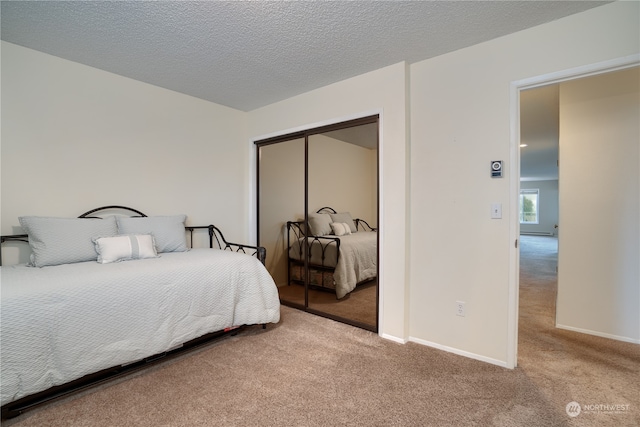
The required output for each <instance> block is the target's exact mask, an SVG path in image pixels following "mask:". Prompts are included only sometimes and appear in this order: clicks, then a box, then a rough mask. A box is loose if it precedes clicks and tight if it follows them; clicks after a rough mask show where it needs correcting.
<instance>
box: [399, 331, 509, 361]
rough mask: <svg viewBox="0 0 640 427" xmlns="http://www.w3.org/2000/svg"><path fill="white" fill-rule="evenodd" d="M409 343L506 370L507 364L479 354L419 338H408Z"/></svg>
mask: <svg viewBox="0 0 640 427" xmlns="http://www.w3.org/2000/svg"><path fill="white" fill-rule="evenodd" d="M409 341H411V342H414V343H416V344H421V345H425V346H427V347H433V348H436V349H438V350H442V351H446V352H448V353H453V354H457V355H458V356H464V357H468V358H470V359H475V360H479V361H481V362H486V363H490V364H492V365H497V366H500V367H502V368H506V367H507V362H506V361H504V360H498V359H493V358H491V357H486V356H482V355H480V354H475V353H471V352H468V351H464V350H460V349H457V348H453V347H448V346H446V345H442V344H437V343H434V342H431V341H426V340H423V339H420V338H413V337H409Z"/></svg>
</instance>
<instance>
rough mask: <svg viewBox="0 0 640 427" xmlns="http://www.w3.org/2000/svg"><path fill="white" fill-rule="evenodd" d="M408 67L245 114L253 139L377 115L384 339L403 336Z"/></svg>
mask: <svg viewBox="0 0 640 427" xmlns="http://www.w3.org/2000/svg"><path fill="white" fill-rule="evenodd" d="M406 73H407V67H406V65H405V64H404V63H399V64H396V65H392V66H389V67H385V68H382V69H379V70H377V71H373V72H371V73H367V74H363V75H361V76H357V77H354V78H352V79H348V80H345V81H342V82H338V83H335V84H332V85H329V86H326V87H323V88H320V89H317V90H314V91H311V92H308V93H306V94H303V95H299V96H296V97H293V98H290V99H287V100H285V101H282V102H278V103H275V104H272V105H269V106H267V107H264V108H260V109H258V110H255V111H252V112H250V113H249V118H248V123H249V136H250V138H251V139H252V140H257V139H261V138H263V137H266V136H273V135H279V134H284V133H288V132H290V131H291V130H299V129H305V128H312V127H315V126H316V125H318V124H328V123H335V122H341V121H344V120H346V119H352V118H355V117H365V116H370V115H372V114H376V113H380V127H381V132H380V148H379V149H380V163H381V169H380V177H381V183H380V187H381V188H380V196H381V197H380V219H379V221H380V239H381V244H380V248H379V249H380V253H381V259H382V261H381V265H380V266H379V273H380V288H381V291H382V295H381V322H380V324H381V327H380V332H381V334H382V335H383V336H387V337H389V338H391V339H397V340H400V341H403V340H405V339H406V338H407V334H408V323H407V322H408V310H407V298H408V292H407V291H408V282H407V278H406V269H407V264H406V263H407V259H408V256H407V242H408V231H407V229H406V225H407V216H406V215H407V203H408V201H407V191H408V182H407V178H408V176H407V174H408V164H407V156H408V151H407V121H406V120H407V102H408V98H407V93H406V91H407V86H406V85H407V75H406Z"/></svg>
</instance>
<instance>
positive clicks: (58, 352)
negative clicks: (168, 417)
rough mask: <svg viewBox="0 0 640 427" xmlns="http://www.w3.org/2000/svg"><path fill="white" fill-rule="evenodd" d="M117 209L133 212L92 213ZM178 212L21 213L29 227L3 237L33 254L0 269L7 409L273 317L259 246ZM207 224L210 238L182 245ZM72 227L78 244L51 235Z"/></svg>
mask: <svg viewBox="0 0 640 427" xmlns="http://www.w3.org/2000/svg"><path fill="white" fill-rule="evenodd" d="M113 209H116V210H126V211H129V212H134V213H135V214H136V215H134V216H121V215H108V216H104V217H103V218H102V219H98V218H94V217H93V215H94V214H95V212H98V211H101V210H113ZM25 218H26V219H25ZM185 219H186V217H185V216H184V215H176V216H165V217H147V216H146V215H144V214H142V213H141V212H139V211H137V210H134V209H131V208H126V207H122V206H107V207H104V208H98V209H94V210H92V211H89V212H87V213H85V214H83V215H81V216H80V217H79V218H73V219H61V218H42V217H21V218H20V222H21V225H22V227H23V229H27V230H28V231H27V234H26V235H13V236H2V242H9V241H28V243H29V245H30V248H31V250H32V252H33V253H32V255H31V257H30V262H29V264H31V265H26V264H18V265H11V266H2V267H1V269H0V273H1V275H2V285H1V286H2V294H1V295H2V297H1V305H2V307H1V308H2V310H1V325H2V331H1V334H2V337H1V338H2V348H1V356H2V366H1V381H2V417H3V418H9V417H12V416H15V415H18V414H20V413H21V412H22V411H23V410H25V408H28V407H30V406H31V405H33V404H35V403H39V402H41V401H42V400H43V399H48V398H50V397H55V396H57V395H58V394H59V393H61V392H65V393H66V392H68V391H69V390H72V389H75V388H77V387H78V386H82V387H84V386H85V385H86V384H89V383H92V382H94V381H95V380H97V379H103V378H104V377H105V375H107V374H108V373H109V372H111V373H112V374H113V373H117V374H120V373H121V372H123V371H124V370H126V368H127V367H130V366H139V365H140V364H144V363H146V362H148V361H150V360H154V359H156V358H157V357H160V356H163V355H166V354H172V353H175V352H176V351H178V349H180V348H181V347H190V346H192V345H194V343H198V342H199V340H201V339H203V338H209V337H212V336H218V335H220V334H222V333H224V332H228V331H231V330H235V329H236V328H238V327H240V326H244V325H263V327H265V325H266V324H268V323H277V322H278V321H279V319H280V304H279V299H278V292H277V288H276V286H275V283H274V282H273V279H272V278H271V276H270V275H269V273H268V272H267V270H266V269H265V268H264V265H263V263H264V259H265V256H266V254H265V251H264V249H263V248H259V247H255V246H250V245H241V244H235V243H229V242H227V241H226V240H225V239H224V236H223V235H222V233H221V232H220V230H219V229H218V228H217V227H215V226H213V225H209V226H185V225H184V221H185ZM114 224H115V228H114ZM202 231H206V232H208V234H209V248H195V249H194V248H192V247H187V241H190V242H191V243H190V246H192V244H193V243H192V242H193V240H194V238H193V233H194V232H196V233H197V232H202ZM68 233H71V234H72V235H73V239H71V240H73V241H74V243H69V242H65V243H62V242H61V243H59V244H58V243H57V242H58V240H56V239H60V237H61V236H68ZM95 233H97V234H95ZM144 236H147V237H144ZM148 236H151V237H148ZM88 237H91V241H90V242H87V241H86V240H87V238H88ZM187 237H190V238H189V239H188V238H187ZM145 239H147V240H149V239H150V240H151V243H149V242H148V241H146V240H145ZM127 240H128V242H127ZM88 243H90V244H91V246H88V245H87V244H88ZM123 243H124V244H123ZM80 246H83V247H84V248H85V249H87V248H93V249H94V254H93V255H92V256H91V255H84V254H83V253H82V251H80V250H79V247H80ZM124 247H127V248H128V249H123V248H124ZM118 251H123V252H124V255H123V254H122V253H121V254H120V255H118ZM127 251H128V252H127ZM55 252H58V253H55ZM70 253H73V256H70V255H69V254H70ZM132 253H133V255H132ZM83 256H85V257H90V258H91V259H88V260H87V259H82V257H83ZM123 256H124V258H123Z"/></svg>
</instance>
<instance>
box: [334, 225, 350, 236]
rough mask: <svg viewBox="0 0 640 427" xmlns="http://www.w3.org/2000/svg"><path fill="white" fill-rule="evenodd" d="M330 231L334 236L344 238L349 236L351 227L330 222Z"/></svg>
mask: <svg viewBox="0 0 640 427" xmlns="http://www.w3.org/2000/svg"><path fill="white" fill-rule="evenodd" d="M331 229H332V230H333V234H334V236H345V235H347V234H351V227H349V224H347V223H346V222H332V223H331Z"/></svg>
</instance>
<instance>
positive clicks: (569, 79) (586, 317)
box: [511, 58, 638, 366]
mask: <svg viewBox="0 0 640 427" xmlns="http://www.w3.org/2000/svg"><path fill="white" fill-rule="evenodd" d="M637 65H638V59H637V58H631V59H629V58H623V59H620V60H616V61H608V62H607V63H603V64H595V65H593V66H589V67H583V68H581V69H577V70H570V71H567V72H565V73H561V74H555V75H554V76H551V77H548V78H546V79H545V78H544V77H540V78H536V79H531V80H528V81H523V82H517V83H514V84H513V86H512V95H515V96H512V100H514V101H515V105H518V106H520V107H521V104H520V103H519V102H518V101H519V100H520V99H522V98H524V96H526V92H527V91H528V90H536V89H534V88H543V87H545V86H546V87H550V85H566V86H564V87H563V88H564V92H563V93H564V96H565V98H564V99H565V101H564V102H565V103H564V104H563V105H565V109H564V110H563V111H564V117H570V119H571V120H572V121H569V122H563V123H564V124H562V125H561V128H562V131H561V132H564V135H565V136H564V138H563V140H565V141H567V140H568V141H572V140H573V145H571V144H566V145H564V148H563V144H562V143H560V156H559V159H560V160H559V167H560V175H559V185H558V187H559V189H558V195H559V198H560V203H559V221H558V224H559V228H557V229H556V230H555V233H556V234H558V235H559V237H560V241H559V243H558V248H559V251H558V258H559V263H560V265H559V274H560V275H559V281H558V283H559V286H560V289H559V290H558V296H557V298H556V299H555V300H553V299H552V300H551V303H552V304H553V303H555V305H556V307H557V311H556V312H553V313H552V314H551V317H550V319H549V322H550V323H551V328H552V329H553V330H557V329H566V330H572V331H576V332H583V333H587V334H590V335H596V336H601V337H606V338H613V339H617V340H620V341H629V340H630V341H632V342H637V338H635V337H634V333H635V334H637V331H636V332H634V331H632V329H633V325H634V324H635V323H636V322H635V321H634V319H637V318H638V315H637V308H638V307H637V298H634V295H635V294H634V292H635V293H637V292H638V291H637V289H635V290H634V285H633V283H634V282H635V283H636V284H637V281H638V278H637V276H638V272H637V268H636V267H637V256H638V233H637V232H635V231H634V230H630V229H629V226H631V228H633V224H637V218H636V219H635V220H634V221H629V220H625V221H623V223H624V224H625V229H627V230H628V231H629V232H630V236H631V237H630V238H625V237H624V236H622V235H620V234H619V233H616V232H615V230H614V231H612V229H611V224H612V221H610V216H607V215H602V216H599V217H598V216H595V217H593V216H590V215H591V214H592V213H593V212H596V213H597V211H598V210H600V206H601V205H603V203H602V201H603V200H609V201H610V200H611V199H612V196H613V199H615V203H616V204H617V205H616V206H617V207H618V209H621V210H623V211H625V212H626V211H628V209H626V205H625V203H627V198H628V197H626V194H632V195H633V194H635V195H636V196H635V199H634V197H633V196H632V197H631V199H633V200H634V201H632V202H631V205H634V203H635V204H636V205H637V200H636V199H637V194H638V189H637V179H634V176H635V177H636V178H637V175H638V164H637V158H636V157H637V156H635V155H633V152H636V151H637V150H638V147H637V145H638V136H637V117H638V115H637V114H635V116H634V117H635V126H634V124H633V119H631V126H629V127H630V128H631V131H630V132H631V134H633V132H635V134H633V135H631V134H628V135H631V136H628V135H622V136H620V135H618V134H615V132H618V129H619V128H621V126H619V125H607V124H602V123H598V124H597V129H600V128H607V127H608V129H609V131H608V132H611V131H613V132H614V133H613V134H608V135H606V137H603V135H599V136H598V138H599V141H598V139H597V138H596V139H594V141H593V143H592V144H593V145H594V146H595V145H596V143H598V144H600V147H601V150H602V147H603V144H602V143H601V142H600V141H606V142H607V146H606V148H605V149H604V150H602V151H601V152H598V154H597V155H594V154H593V152H591V154H589V153H590V152H589V151H587V150H585V148H586V147H587V145H586V144H587V143H588V140H589V136H588V135H593V134H594V133H597V132H594V128H589V126H591V125H592V124H593V122H595V121H596V120H595V118H598V119H599V117H600V116H606V114H602V113H597V114H595V115H592V116H589V119H587V120H586V121H584V120H583V122H580V121H576V120H575V119H576V117H579V114H582V111H581V108H583V107H585V106H587V107H588V108H592V107H593V106H595V105H597V104H598V103H601V104H603V105H605V104H606V105H607V106H608V107H607V108H608V109H611V108H612V107H611V105H617V104H616V103H614V104H610V101H611V100H613V99H615V100H616V102H618V101H619V100H620V99H623V101H622V103H623V104H621V105H625V106H624V107H623V108H625V110H624V111H631V114H634V111H635V110H634V109H637V108H638V107H637V92H635V93H634V92H633V90H634V89H631V92H630V93H627V92H628V91H626V90H624V89H622V90H621V88H620V87H619V85H617V83H618V82H620V81H630V82H632V85H631V86H634V85H635V86H637V77H636V76H637V73H638V71H637V70H638V69H637ZM625 70H628V71H629V72H631V73H635V75H631V76H629V75H628V74H625ZM634 70H635V71H634ZM616 73H617V74H616ZM608 76H614V77H613V81H614V82H615V84H614V85H613V86H614V89H613V93H612V94H611V95H606V91H605V92H603V91H601V89H600V88H601V87H604V86H601V83H602V81H603V79H606V78H607V77H608ZM592 78H595V79H597V78H599V79H598V80H588V81H587V80H586V79H592ZM634 80H635V83H633V82H634ZM580 85H582V86H580ZM585 85H586V86H585ZM591 86H592V87H591ZM615 87H617V88H615ZM594 88H598V89H595V90H593V98H594V99H596V102H593V101H592V100H589V99H587V98H586V97H585V94H586V93H587V92H590V91H592V89H594ZM585 89H587V90H585ZM635 90H636V91H637V87H636V89H635ZM600 98H602V99H605V100H606V101H602V102H601V101H600V100H599V99H600ZM634 98H635V106H633V104H634V102H633V99H634ZM624 99H627V100H628V99H631V105H632V106H631V110H628V107H627V106H626V105H627V104H628V102H627V101H624ZM625 102H627V104H624V103H625ZM583 104H584V105H583ZM576 106H579V108H576ZM614 108H615V107H614ZM585 111H587V110H585ZM603 111H606V112H608V110H606V109H605V110H603ZM624 111H623V114H620V111H617V113H618V114H616V115H612V116H616V117H619V116H624V115H625V113H624ZM592 113H593V110H592ZM519 118H520V119H521V122H520V125H522V124H523V123H522V121H523V120H525V119H524V118H522V117H519ZM515 123H518V121H515ZM567 123H569V124H567ZM575 123H580V126H577V127H576V125H575ZM594 126H595V125H594ZM623 127H624V126H623ZM634 127H635V128H636V130H634ZM516 129H518V130H520V129H519V127H517V128H516ZM587 129H588V131H586V130H587ZM512 130H513V128H512ZM618 140H620V141H630V143H628V144H630V145H628V147H630V148H629V149H630V150H631V151H632V153H631V155H630V157H634V160H636V161H635V162H634V160H631V161H630V162H627V163H624V159H625V157H629V151H627V154H626V156H625V154H620V153H624V152H625V151H624V149H623V150H617V149H612V147H613V146H612V145H611V144H612V143H613V142H614V141H618ZM512 141H513V142H512V147H514V146H516V147H517V145H516V144H518V143H520V142H523V143H526V141H521V140H520V135H516V134H514V133H512ZM575 141H578V142H580V145H576V144H575ZM634 141H635V142H634ZM578 149H579V150H578ZM520 150H522V148H520V149H515V150H512V155H514V157H512V160H514V165H518V166H521V167H522V168H524V164H522V165H520V159H521V156H522V157H524V156H523V154H522V151H520ZM563 150H564V151H563ZM634 150H635V151H634ZM612 151H617V152H618V154H615V155H612V156H610V155H609V154H608V152H612ZM616 156H617V157H616ZM590 158H597V159H598V162H599V163H595V164H593V162H591V163H589V159H590ZM605 159H610V160H605ZM583 162H586V163H583ZM602 162H604V163H602ZM607 162H611V163H615V164H619V165H622V164H625V165H626V166H624V167H621V168H619V169H618V170H619V171H623V170H624V172H623V173H621V174H614V175H613V176H612V177H611V176H605V177H604V178H603V176H602V175H601V174H599V173H598V172H597V171H598V170H599V169H600V168H599V167H598V165H602V164H606V163H607ZM576 165H580V166H579V168H582V169H586V170H591V171H592V172H591V173H589V174H587V175H579V174H576V173H575V172H576V170H577V169H579V168H576ZM563 166H564V167H565V169H564V172H562V171H563V169H562V168H563ZM590 168H593V169H590ZM567 171H569V172H567ZM605 175H606V174H605ZM625 175H626V176H627V178H626V179H620V177H621V176H625ZM563 176H564V177H568V178H569V179H563V178H562V177H563ZM592 176H593V177H597V179H598V181H594V180H593V179H591V177H592ZM576 177H579V178H576ZM514 178H515V179H518V182H517V183H515V184H516V185H515V186H514V187H512V188H515V189H516V190H515V192H516V197H515V200H513V201H512V207H513V208H514V210H515V211H516V212H519V209H518V208H519V206H517V205H516V206H514V205H515V204H516V203H517V202H516V201H519V200H518V196H517V194H518V193H519V192H520V189H521V188H523V187H524V185H520V184H521V183H520V182H519V178H520V172H518V174H517V178H516V177H512V179H514ZM611 179H613V180H615V179H618V181H617V182H616V183H613V182H611ZM608 180H609V181H608ZM600 181H603V182H607V185H602V184H601V182H600ZM627 181H630V182H631V183H634V182H635V184H631V185H632V186H633V185H635V186H636V187H634V188H630V189H629V190H630V192H628V193H627V192H620V191H619V190H620V188H621V187H620V182H622V185H623V187H624V186H625V185H626V182H627ZM577 182H580V183H581V184H582V186H581V187H580V186H577V185H576V184H577ZM576 188H582V190H581V191H577V190H576ZM585 189H589V190H592V191H591V192H592V193H593V195H592V194H590V192H589V191H587V192H585V191H584V190H585ZM563 194H564V196H563ZM616 194H617V196H616ZM621 194H622V195H621ZM580 197H582V199H580ZM585 201H590V203H591V204H590V205H589V204H588V203H587V204H586V205H585V204H584V203H583V202H585ZM572 205H573V206H572ZM563 206H564V207H563ZM575 207H582V211H583V212H587V213H588V215H580V216H587V217H589V220H588V221H581V218H579V217H576V215H577V213H578V212H577V211H576V210H575V209H574V208H575ZM585 207H588V209H586V210H585ZM637 214H638V212H637V207H636V208H635V210H634V208H632V209H631V213H630V215H631V216H637ZM562 218H565V222H564V223H563V224H564V225H565V226H564V227H563V225H562V224H561V223H560V221H562ZM567 218H570V219H571V221H569V222H567V220H566V219H567ZM512 221H513V223H512V226H513V228H512V230H515V232H514V234H515V236H516V239H520V240H521V241H520V242H519V243H520V248H522V245H523V244H524V243H525V242H524V241H523V239H521V238H520V234H521V231H522V230H523V229H524V226H523V225H522V224H520V218H517V219H516V218H513V219H512ZM586 223H590V224H592V225H594V224H598V227H596V229H594V230H593V231H594V232H593V233H592V232H591V230H592V229H591V227H585V224H586ZM576 225H580V228H577V227H576ZM598 228H602V229H605V230H606V233H601V230H598ZM636 228H637V227H636ZM560 230H562V233H560ZM576 232H578V233H579V234H578V233H576ZM599 233H601V234H599ZM603 234H604V235H605V240H606V241H607V242H609V243H610V244H611V245H610V246H611V247H615V248H621V247H624V248H625V253H626V251H627V250H628V249H631V251H630V252H631V253H633V255H632V256H635V257H636V258H635V259H636V263H634V264H633V265H632V264H629V265H627V264H628V263H625V261H622V262H619V261H617V260H614V261H612V260H613V257H611V256H607V254H606V253H602V254H600V255H599V259H598V262H595V261H594V260H593V259H591V258H589V255H588V254H585V252H584V249H585V248H590V249H592V248H597V247H598V246H599V245H600V244H601V241H600V240H602V239H601V238H599V237H597V236H602V235H603ZM522 237H525V236H522ZM585 239H586V240H585ZM594 239H595V240H594ZM589 242H592V243H589ZM594 242H597V244H596V243H594ZM609 243H607V244H609ZM516 244H518V240H516ZM617 250H619V249H616V251H617ZM577 254H578V255H577ZM516 255H517V256H516V258H515V262H514V264H515V265H516V270H515V271H516V277H515V278H513V276H512V280H513V281H514V282H515V283H516V289H515V292H514V294H515V295H516V296H517V298H516V300H515V301H513V300H512V305H513V306H514V307H515V310H514V311H515V316H514V317H512V319H513V320H512V321H513V323H512V324H515V325H516V328H515V330H514V335H515V339H514V340H513V341H512V345H513V350H514V352H513V353H512V356H513V359H511V360H513V362H514V366H515V365H516V361H517V351H518V350H517V341H518V328H519V323H518V318H519V316H518V308H517V304H518V303H519V302H520V300H521V298H522V296H523V295H520V293H519V290H520V289H519V281H518V278H517V276H518V275H519V274H520V272H521V260H520V258H519V256H518V250H516ZM623 258H624V257H623ZM576 260H577V262H576ZM602 260H605V264H606V263H607V262H612V263H614V264H615V263H617V264H618V265H617V266H620V267H622V268H623V269H624V268H626V269H627V272H626V273H625V274H623V275H618V276H617V277H618V278H620V277H623V279H622V280H605V281H603V280H602V279H601V278H600V283H607V284H608V285H607V286H606V287H604V288H603V287H602V286H600V287H597V286H592V287H589V285H587V287H584V283H589V282H590V281H591V282H592V281H593V280H592V279H591V278H587V280H583V279H584V278H582V277H581V278H580V279H579V280H580V283H581V286H582V288H580V290H578V289H574V288H572V287H571V284H572V282H574V283H575V279H573V278H572V276H575V272H576V271H577V270H578V268H579V269H580V270H585V271H590V273H589V274H590V275H591V276H596V275H599V274H600V273H601V272H602V271H606V270H607V267H604V268H603V267H602V265H603V264H602ZM563 265H564V267H563ZM596 265H597V266H596ZM590 266H592V267H593V268H591V269H590V268H585V267H590ZM563 273H564V275H563ZM589 279H591V280H589ZM512 284H513V282H512ZM565 285H566V286H565ZM610 287H614V288H616V289H612V288H610ZM635 287H636V288H637V286H635ZM617 291H623V292H622V293H626V295H627V297H628V299H629V300H631V301H633V302H631V303H629V304H627V303H626V301H622V300H620V299H619V298H618V300H617V301H614V300H613V299H612V298H610V299H609V300H607V297H606V294H607V293H608V294H609V295H612V294H616V293H617ZM572 295H574V296H575V295H580V298H581V299H583V300H582V301H579V303H578V301H575V300H571V298H572ZM524 296H526V295H524ZM585 297H586V298H585ZM567 298H568V299H567ZM589 299H590V300H591V301H589ZM568 302H569V304H568ZM591 303H594V304H595V305H593V306H592V307H591V306H590V305H589V304H591ZM607 305H610V306H615V307H617V310H620V311H622V312H624V313H625V314H624V315H623V316H622V317H621V316H620V315H619V313H618V314H617V315H616V314H614V313H613V312H612V311H611V310H610V309H608V308H607ZM627 305H628V307H627ZM634 311H635V313H636V314H634ZM634 316H635V317H634ZM613 319H616V320H615V321H613V322H612V321H611V320H613ZM620 319H623V320H622V322H620ZM520 320H521V321H522V318H520ZM581 322H582V323H581ZM627 324H628V325H630V326H631V327H630V328H627V329H626V330H627V331H629V332H630V333H629V334H628V335H627V334H626V333H625V332H624V331H625V325H627ZM581 325H582V326H581ZM610 325H614V327H613V328H609V331H607V328H608V327H609V326H610ZM583 326H587V327H583ZM616 328H617V329H616ZM616 331H621V332H623V333H622V334H619V333H618V332H616ZM612 332H614V333H612ZM521 338H522V337H521ZM634 340H636V341H634ZM520 341H521V342H522V340H520Z"/></svg>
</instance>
